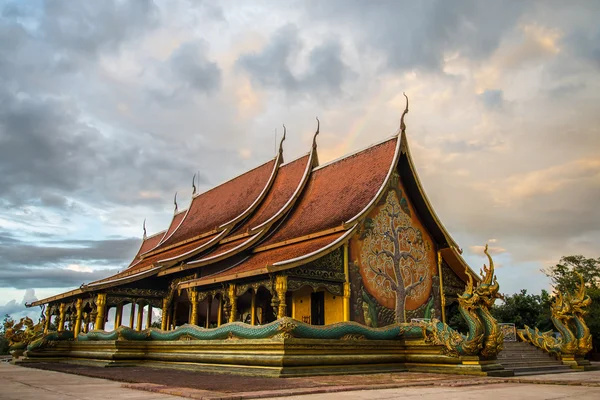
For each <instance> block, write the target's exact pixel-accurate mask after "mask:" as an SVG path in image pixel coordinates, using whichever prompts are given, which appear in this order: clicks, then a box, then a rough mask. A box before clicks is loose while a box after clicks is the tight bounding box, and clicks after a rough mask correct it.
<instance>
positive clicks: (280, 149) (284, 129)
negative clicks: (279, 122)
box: [279, 124, 287, 158]
mask: <svg viewBox="0 0 600 400" xmlns="http://www.w3.org/2000/svg"><path fill="white" fill-rule="evenodd" d="M286 133H287V129H286V127H285V124H283V137H282V138H281V141H280V142H279V158H282V157H283V141H284V140H285V135H286Z"/></svg>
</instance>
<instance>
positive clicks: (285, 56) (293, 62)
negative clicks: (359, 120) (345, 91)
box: [238, 25, 354, 95]
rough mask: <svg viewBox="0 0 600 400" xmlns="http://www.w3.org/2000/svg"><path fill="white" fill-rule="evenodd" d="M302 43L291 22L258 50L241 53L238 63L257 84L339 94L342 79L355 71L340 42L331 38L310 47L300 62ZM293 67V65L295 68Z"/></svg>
mask: <svg viewBox="0 0 600 400" xmlns="http://www.w3.org/2000/svg"><path fill="white" fill-rule="evenodd" d="M303 50H305V46H304V44H303V42H302V40H301V38H300V37H299V30H298V28H297V27H296V26H294V25H286V26H284V27H282V28H280V29H278V30H277V31H276V32H274V33H273V37H272V38H271V40H270V41H269V42H268V43H267V44H266V45H265V47H264V48H263V49H262V50H260V51H259V52H253V53H248V54H243V55H241V56H240V58H239V59H238V65H239V66H240V67H242V68H243V69H245V70H246V71H247V72H248V73H249V74H250V75H251V77H252V79H253V80H254V81H256V82H257V83H258V84H259V85H262V86H265V87H268V88H274V89H284V90H287V91H289V92H292V93H294V92H300V93H314V94H329V95H339V94H340V91H341V89H342V85H343V83H344V81H345V80H346V79H348V78H350V77H352V76H353V75H354V72H353V71H352V70H351V69H350V68H349V67H348V66H347V65H346V64H345V63H344V61H343V60H342V47H341V44H340V43H339V42H338V41H336V40H334V39H330V40H329V41H327V42H325V43H322V44H319V45H317V46H315V47H313V48H312V49H311V50H310V51H309V52H308V54H306V57H305V58H306V60H304V64H306V67H305V68H304V69H303V70H302V71H300V72H295V71H294V70H297V69H298V68H297V66H298V65H299V64H300V65H301V64H302V63H303V60H301V59H300V58H301V57H300V54H301V53H302V52H303ZM294 67H296V68H294Z"/></svg>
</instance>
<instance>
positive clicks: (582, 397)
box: [271, 383, 600, 400]
mask: <svg viewBox="0 0 600 400" xmlns="http://www.w3.org/2000/svg"><path fill="white" fill-rule="evenodd" d="M342 397H343V399H344V400H364V399H378V400H387V399H419V400H440V399H444V400H454V399H456V400H481V399H486V400H495V399H519V400H542V399H544V400H546V399H547V400H550V399H551V400H559V399H577V400H598V399H600V387H598V388H596V387H594V388H591V387H581V386H560V385H528V384H518V383H517V384H508V383H500V384H492V385H481V386H466V387H422V388H401V389H383V390H363V391H358V392H344V393H327V394H315V395H307V396H293V397H272V398H271V400H311V399H323V400H337V399H340V398H342Z"/></svg>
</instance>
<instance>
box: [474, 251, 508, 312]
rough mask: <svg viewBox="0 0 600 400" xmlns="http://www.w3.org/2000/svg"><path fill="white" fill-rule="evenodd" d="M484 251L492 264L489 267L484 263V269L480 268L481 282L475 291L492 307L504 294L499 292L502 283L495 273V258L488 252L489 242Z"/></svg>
mask: <svg viewBox="0 0 600 400" xmlns="http://www.w3.org/2000/svg"><path fill="white" fill-rule="evenodd" d="M483 252H484V253H485V255H486V256H487V258H488V261H489V264H490V266H489V267H488V266H487V265H485V264H483V269H481V270H480V274H481V282H480V283H479V285H477V288H476V289H475V292H476V293H477V294H478V295H479V297H481V299H482V300H484V301H485V302H486V304H487V305H488V307H491V306H492V305H493V304H494V301H495V300H496V299H499V298H502V295H501V294H500V293H498V290H499V289H500V285H499V284H498V280H497V279H496V275H494V260H492V256H490V253H489V252H488V245H487V244H486V245H485V249H484V250H483Z"/></svg>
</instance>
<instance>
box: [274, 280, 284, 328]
mask: <svg viewBox="0 0 600 400" xmlns="http://www.w3.org/2000/svg"><path fill="white" fill-rule="evenodd" d="M275 290H276V291H277V297H278V298H279V309H278V310H277V319H279V318H283V317H285V307H286V305H285V294H286V293H287V275H279V276H277V277H276V278H275Z"/></svg>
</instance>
